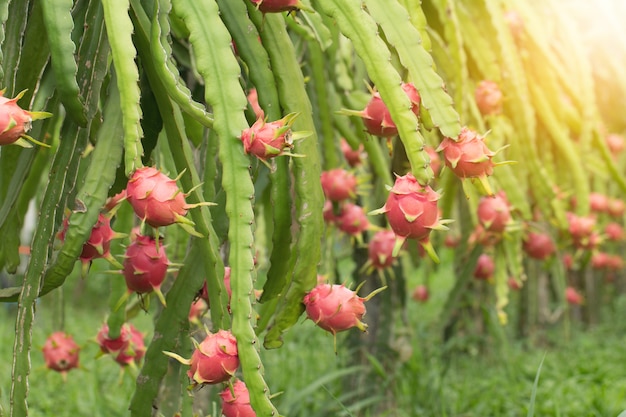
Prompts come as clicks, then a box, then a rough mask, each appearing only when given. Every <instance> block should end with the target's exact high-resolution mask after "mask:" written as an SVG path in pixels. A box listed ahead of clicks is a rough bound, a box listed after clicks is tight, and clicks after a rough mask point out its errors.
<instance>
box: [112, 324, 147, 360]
mask: <svg viewBox="0 0 626 417" xmlns="http://www.w3.org/2000/svg"><path fill="white" fill-rule="evenodd" d="M128 329H129V333H130V338H129V340H128V344H127V345H126V346H125V347H124V349H121V350H120V351H119V352H118V353H117V355H116V356H115V358H114V359H115V362H117V363H118V364H120V365H121V366H129V365H130V366H134V365H137V364H139V363H140V362H141V360H142V359H143V357H144V355H145V354H146V344H145V342H144V340H143V333H141V332H140V331H139V330H137V328H136V327H135V326H133V325H132V324H129V325H128Z"/></svg>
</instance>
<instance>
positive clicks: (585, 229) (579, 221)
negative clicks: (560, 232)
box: [566, 212, 600, 249]
mask: <svg viewBox="0 0 626 417" xmlns="http://www.w3.org/2000/svg"><path fill="white" fill-rule="evenodd" d="M566 217H567V220H568V222H569V233H570V235H571V236H572V241H573V243H574V246H575V247H577V248H583V249H592V248H594V247H596V246H597V245H598V244H599V243H600V236H599V234H598V233H597V232H596V231H595V227H596V219H595V217H592V216H577V215H576V214H574V213H571V212H567V213H566Z"/></svg>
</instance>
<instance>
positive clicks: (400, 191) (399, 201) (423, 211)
mask: <svg viewBox="0 0 626 417" xmlns="http://www.w3.org/2000/svg"><path fill="white" fill-rule="evenodd" d="M389 191H390V192H389V197H388V198H387V201H386V202H385V205H384V206H383V207H382V208H380V209H378V210H374V211H372V212H371V213H370V214H381V213H385V214H386V216H387V221H388V222H389V225H390V226H391V229H392V230H393V231H394V233H395V234H396V244H395V246H394V249H393V253H392V255H393V256H398V252H399V251H400V248H401V247H402V245H403V244H404V241H405V240H406V239H415V240H417V241H418V242H419V243H420V244H421V245H422V247H423V248H424V249H425V250H426V252H428V254H429V255H430V257H431V258H432V259H433V260H435V261H436V262H438V258H437V255H436V254H435V251H434V249H433V247H432V244H431V243H430V239H429V237H430V232H431V231H432V230H447V229H448V228H447V227H445V226H444V223H447V221H445V220H444V221H442V220H441V219H440V218H439V210H438V208H437V200H438V199H439V194H438V193H437V192H435V191H434V190H433V189H432V188H430V186H428V185H426V186H422V185H421V184H420V183H419V182H417V180H416V179H415V177H414V176H413V174H411V173H408V174H406V175H405V176H402V177H400V176H396V182H395V184H394V186H393V187H392V188H391V189H390V190H389Z"/></svg>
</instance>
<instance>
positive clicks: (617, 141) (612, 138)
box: [605, 133, 624, 157]
mask: <svg viewBox="0 0 626 417" xmlns="http://www.w3.org/2000/svg"><path fill="white" fill-rule="evenodd" d="M605 140H606V145H607V146H608V147H609V150H610V151H611V153H612V154H613V156H614V157H617V156H619V154H621V153H622V152H623V151H624V137H623V136H622V135H618V134H616V133H611V134H608V135H607V136H606V137H605Z"/></svg>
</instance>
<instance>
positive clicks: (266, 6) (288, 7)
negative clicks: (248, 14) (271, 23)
mask: <svg viewBox="0 0 626 417" xmlns="http://www.w3.org/2000/svg"><path fill="white" fill-rule="evenodd" d="M250 1H251V2H252V4H254V5H255V6H257V8H258V9H259V10H260V11H261V12H263V13H280V12H291V11H294V10H299V9H301V8H302V4H301V3H300V1H299V0H250Z"/></svg>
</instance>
